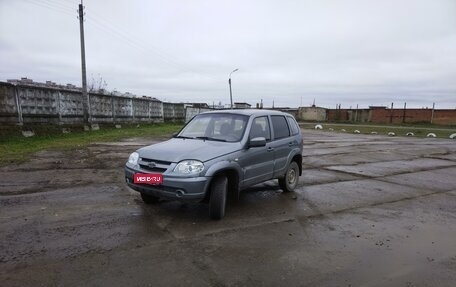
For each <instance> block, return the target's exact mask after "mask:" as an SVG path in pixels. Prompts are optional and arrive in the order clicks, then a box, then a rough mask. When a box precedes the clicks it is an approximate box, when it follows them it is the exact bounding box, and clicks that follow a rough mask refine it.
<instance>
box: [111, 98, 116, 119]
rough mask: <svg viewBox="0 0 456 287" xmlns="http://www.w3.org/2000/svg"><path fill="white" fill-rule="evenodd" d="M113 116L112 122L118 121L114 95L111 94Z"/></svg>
mask: <svg viewBox="0 0 456 287" xmlns="http://www.w3.org/2000/svg"><path fill="white" fill-rule="evenodd" d="M111 117H112V122H113V123H115V122H116V111H115V109H114V95H113V94H111Z"/></svg>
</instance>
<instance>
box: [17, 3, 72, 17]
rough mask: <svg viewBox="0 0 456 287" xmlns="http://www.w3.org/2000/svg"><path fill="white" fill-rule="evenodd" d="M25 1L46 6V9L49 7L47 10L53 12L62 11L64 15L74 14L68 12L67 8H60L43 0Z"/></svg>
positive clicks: (42, 6)
mask: <svg viewBox="0 0 456 287" xmlns="http://www.w3.org/2000/svg"><path fill="white" fill-rule="evenodd" d="M25 1H26V2H28V3H30V4H33V5H35V6H39V7H41V8H46V9H49V10H53V11H54V12H59V13H63V14H66V15H70V16H74V14H72V13H70V12H69V11H67V10H64V9H61V8H59V7H55V6H51V5H49V4H46V3H45V2H36V1H34V0H25Z"/></svg>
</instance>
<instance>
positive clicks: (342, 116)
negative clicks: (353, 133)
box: [326, 109, 349, 122]
mask: <svg viewBox="0 0 456 287" xmlns="http://www.w3.org/2000/svg"><path fill="white" fill-rule="evenodd" d="M326 112H327V119H328V121H330V122H345V121H348V120H349V116H348V110H347V109H331V110H327V111H326Z"/></svg>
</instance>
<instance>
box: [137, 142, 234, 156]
mask: <svg viewBox="0 0 456 287" xmlns="http://www.w3.org/2000/svg"><path fill="white" fill-rule="evenodd" d="M239 149H241V144H240V143H239V142H234V143H233V142H231V143H228V142H219V141H209V140H201V139H182V138H173V139H170V140H167V141H165V142H161V143H158V144H154V145H150V146H146V147H143V148H140V149H139V150H138V153H139V157H144V158H149V159H154V160H162V161H169V162H179V161H181V160H184V159H195V160H199V161H203V162H204V161H208V160H211V159H213V158H216V157H220V156H223V155H225V154H229V153H232V152H235V151H237V150H239Z"/></svg>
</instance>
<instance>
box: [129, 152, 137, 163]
mask: <svg viewBox="0 0 456 287" xmlns="http://www.w3.org/2000/svg"><path fill="white" fill-rule="evenodd" d="M138 159H139V153H137V152H134V153H132V154H131V155H130V157H128V163H131V164H137V163H138Z"/></svg>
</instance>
